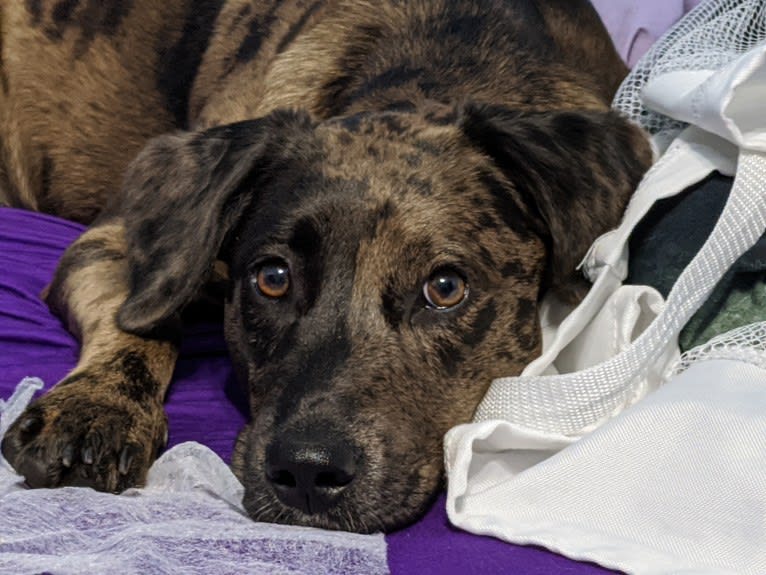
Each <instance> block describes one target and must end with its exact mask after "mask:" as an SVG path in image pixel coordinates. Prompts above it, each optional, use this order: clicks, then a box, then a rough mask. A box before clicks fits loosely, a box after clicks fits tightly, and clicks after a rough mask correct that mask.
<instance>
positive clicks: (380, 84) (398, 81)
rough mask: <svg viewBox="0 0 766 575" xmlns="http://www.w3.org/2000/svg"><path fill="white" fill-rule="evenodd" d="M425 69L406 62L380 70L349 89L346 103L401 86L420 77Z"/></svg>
mask: <svg viewBox="0 0 766 575" xmlns="http://www.w3.org/2000/svg"><path fill="white" fill-rule="evenodd" d="M424 72H425V69H424V68H422V67H415V68H413V67H410V66H409V65H407V64H400V65H399V66H394V67H393V68H389V69H388V70H386V71H385V72H381V73H380V74H377V75H375V76H373V77H372V78H369V79H367V80H365V82H364V83H363V84H362V85H361V86H359V87H358V88H356V89H354V90H353V91H350V92H349V93H348V94H346V96H345V98H346V102H347V104H352V103H354V102H356V101H358V100H362V99H364V98H365V97H368V96H370V95H371V94H375V93H377V92H380V91H385V90H392V89H394V88H399V87H402V86H404V85H406V84H409V83H410V82H414V81H415V80H417V79H419V78H421V77H422V76H423V73H424Z"/></svg>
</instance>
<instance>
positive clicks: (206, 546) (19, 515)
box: [0, 379, 388, 575]
mask: <svg viewBox="0 0 766 575" xmlns="http://www.w3.org/2000/svg"><path fill="white" fill-rule="evenodd" d="M41 387H42V382H40V381H39V380H33V379H26V380H24V381H23V382H22V383H20V384H19V387H18V388H17V391H16V393H14V395H13V397H12V398H11V399H10V400H9V401H8V402H3V401H0V438H2V436H3V433H4V432H5V430H6V429H7V428H8V426H9V425H10V424H11V422H12V421H13V420H14V419H15V418H16V417H17V416H18V415H19V414H20V413H21V412H22V411H23V409H24V408H25V407H26V405H27V404H28V403H29V400H30V399H31V398H32V395H33V394H34V392H35V391H36V390H37V389H40V388H41ZM22 481H23V480H22V478H20V477H19V476H18V475H16V474H15V473H14V471H13V469H12V468H11V467H10V466H9V465H8V463H7V462H6V461H5V460H3V459H2V457H0V574H8V575H18V574H20V573H42V572H50V573H56V575H75V574H87V575H98V574H102V573H103V574H113V573H121V574H122V573H125V574H133V573H134V574H136V575H144V574H146V573H152V574H162V573H168V574H177V573H190V574H192V573H199V574H201V575H210V574H216V575H218V574H224V573H252V574H263V575H287V574H290V575H298V574H306V575H315V574H321V573H328V574H329V573H333V574H342V573H349V574H357V573H365V574H366V573H370V574H383V573H388V565H387V559H386V542H385V538H384V537H383V535H357V534H353V533H344V532H339V531H324V530H321V529H309V528H303V527H289V526H283V525H271V524H266V523H254V522H253V521H252V520H250V519H249V518H248V517H247V515H246V514H245V511H244V509H243V508H242V503H241V501H242V490H243V488H242V485H241V484H240V483H239V481H238V480H237V479H236V478H235V477H234V475H233V474H232V473H231V471H230V470H229V468H228V466H227V465H226V464H225V463H224V462H223V461H222V460H221V459H220V458H219V457H218V456H217V455H216V454H215V453H213V452H212V451H211V450H210V449H208V448H207V447H204V446H202V445H200V444H198V443H191V442H190V443H183V444H181V445H177V446H175V447H173V448H172V449H170V450H168V451H167V452H166V453H164V454H163V455H162V457H160V459H158V460H157V461H156V462H155V464H154V465H153V466H152V468H151V470H150V471H149V477H148V484H147V486H146V487H145V488H144V489H131V490H128V491H126V492H125V493H123V494H122V495H111V494H108V493H99V492H96V491H93V490H92V489H86V488H75V487H65V488H60V489H32V490H30V489H26V488H24V486H23V484H22Z"/></svg>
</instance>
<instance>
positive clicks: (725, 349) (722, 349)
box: [673, 322, 766, 375]
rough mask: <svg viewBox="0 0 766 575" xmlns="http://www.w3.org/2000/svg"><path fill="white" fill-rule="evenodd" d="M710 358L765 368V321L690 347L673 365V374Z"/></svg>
mask: <svg viewBox="0 0 766 575" xmlns="http://www.w3.org/2000/svg"><path fill="white" fill-rule="evenodd" d="M711 359H734V360H737V361H744V362H746V363H751V364H753V365H756V366H758V367H761V368H764V369H766V322H758V323H752V324H750V325H745V326H742V327H740V328H737V329H734V330H732V331H729V332H726V333H722V334H721V335H718V336H716V337H714V338H713V339H711V340H710V341H709V342H707V343H706V344H704V345H700V346H698V347H695V348H694V349H690V350H689V351H687V352H686V353H685V354H683V355H682V356H681V359H680V360H679V362H678V363H677V364H676V365H675V366H674V367H673V375H677V374H679V373H681V372H684V371H686V370H687V369H689V366H691V365H692V364H693V363H696V362H698V361H705V360H711Z"/></svg>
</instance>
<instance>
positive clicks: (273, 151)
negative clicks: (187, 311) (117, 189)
mask: <svg viewBox="0 0 766 575" xmlns="http://www.w3.org/2000/svg"><path fill="white" fill-rule="evenodd" d="M311 129H312V124H311V120H310V119H309V118H308V116H307V115H305V114H302V113H298V112H289V111H278V112H274V113H272V114H270V115H269V116H265V117H264V118H261V119H258V120H251V121H245V122H239V123H236V124H229V125H225V126H220V127H215V128H210V129H208V130H204V131H199V132H181V133H178V134H169V135H165V136H160V137H158V138H155V139H154V140H152V141H151V142H149V144H147V146H146V147H145V148H144V150H143V151H142V152H141V153H140V154H139V155H138V157H137V158H136V159H135V160H134V161H133V163H132V164H131V165H130V167H129V168H128V170H127V172H126V176H125V183H124V185H123V189H122V193H121V198H120V202H119V203H117V204H116V205H115V206H114V208H113V209H111V210H110V212H111V214H110V213H107V214H106V215H105V217H107V218H108V217H110V216H116V217H118V218H121V219H122V220H123V222H124V225H125V235H126V238H125V241H126V244H127V253H128V258H127V260H128V262H127V263H128V273H129V282H130V293H129V295H128V298H127V300H126V301H125V303H124V304H123V305H122V307H121V308H120V310H119V312H118V314H117V322H118V325H119V326H120V327H121V328H122V329H124V330H126V331H128V332H132V333H136V334H139V335H146V334H150V333H152V332H153V331H154V330H155V329H156V328H158V327H161V326H162V325H163V324H164V322H166V321H167V320H168V319H170V318H171V317H174V315H175V314H176V313H177V312H178V311H180V310H181V309H182V308H183V307H184V306H185V305H186V304H188V303H189V302H190V301H191V300H192V299H193V298H194V297H195V296H196V295H197V294H198V292H199V290H200V288H201V287H202V285H203V284H204V282H205V281H206V279H207V278H208V277H209V276H210V273H211V271H212V268H213V264H214V262H215V260H216V258H217V256H218V253H219V251H220V249H221V247H222V245H223V244H224V241H225V239H226V237H227V235H228V234H229V233H230V232H231V231H232V230H233V229H234V227H235V226H236V225H237V224H238V222H239V221H240V218H241V217H242V215H243V214H244V213H245V211H246V210H247V208H248V206H250V205H251V204H252V203H253V201H254V200H255V199H256V198H257V197H258V196H259V190H260V189H261V188H262V187H263V186H264V185H266V182H267V181H268V179H269V177H271V176H272V175H273V174H274V173H275V172H276V171H278V170H279V169H281V166H283V165H285V163H286V162H288V161H289V158H290V157H291V156H292V155H293V154H295V153H296V149H298V148H300V146H301V145H303V143H305V142H308V141H309V140H310V137H309V134H310V130H311Z"/></svg>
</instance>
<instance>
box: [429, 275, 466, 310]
mask: <svg viewBox="0 0 766 575" xmlns="http://www.w3.org/2000/svg"><path fill="white" fill-rule="evenodd" d="M467 294H468V285H467V284H466V282H465V280H464V279H463V276H461V275H460V274H459V273H458V272H456V271H454V270H451V269H442V270H437V271H436V272H434V273H433V274H432V275H431V277H430V278H428V281H427V282H426V283H425V284H423V295H424V296H425V298H426V301H427V302H428V305H429V306H430V307H432V308H434V309H439V310H443V309H449V308H452V307H455V306H456V305H458V304H459V303H460V302H462V301H463V300H464V299H465V296H466V295H467Z"/></svg>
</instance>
